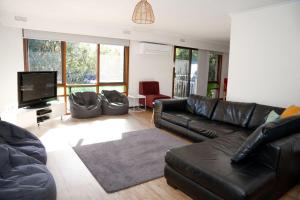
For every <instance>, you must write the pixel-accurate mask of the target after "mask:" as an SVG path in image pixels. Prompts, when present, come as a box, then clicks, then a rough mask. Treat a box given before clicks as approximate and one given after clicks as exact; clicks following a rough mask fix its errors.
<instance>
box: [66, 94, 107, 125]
mask: <svg viewBox="0 0 300 200" xmlns="http://www.w3.org/2000/svg"><path fill="white" fill-rule="evenodd" d="M69 100H70V111H71V116H72V117H73V118H77V119H87V118H92V117H98V116H100V115H101V114H102V107H101V99H100V97H99V96H98V95H97V94H96V93H95V92H76V93H73V94H71V95H70V96H69Z"/></svg>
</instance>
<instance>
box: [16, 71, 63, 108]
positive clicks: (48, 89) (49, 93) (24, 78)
mask: <svg viewBox="0 0 300 200" xmlns="http://www.w3.org/2000/svg"><path fill="white" fill-rule="evenodd" d="M55 99H57V72H56V71H43V72H18V100H19V108H21V107H28V108H35V107H45V106H47V102H48V101H51V100H55Z"/></svg>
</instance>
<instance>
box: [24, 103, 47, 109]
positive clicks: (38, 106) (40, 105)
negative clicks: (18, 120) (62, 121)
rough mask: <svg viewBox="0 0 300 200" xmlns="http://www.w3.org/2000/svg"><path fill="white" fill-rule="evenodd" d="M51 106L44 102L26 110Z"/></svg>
mask: <svg viewBox="0 0 300 200" xmlns="http://www.w3.org/2000/svg"><path fill="white" fill-rule="evenodd" d="M49 106H51V104H49V103H47V102H43V103H39V104H34V105H31V106H28V107H26V109H38V108H47V107H49Z"/></svg>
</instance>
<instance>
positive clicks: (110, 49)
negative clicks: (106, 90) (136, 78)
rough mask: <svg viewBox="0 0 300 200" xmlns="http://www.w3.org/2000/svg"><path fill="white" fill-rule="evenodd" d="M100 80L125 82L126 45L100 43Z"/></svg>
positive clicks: (104, 81)
mask: <svg viewBox="0 0 300 200" xmlns="http://www.w3.org/2000/svg"><path fill="white" fill-rule="evenodd" d="M100 57H101V59H100V82H101V83H123V82H124V47H123V46H116V45H100Z"/></svg>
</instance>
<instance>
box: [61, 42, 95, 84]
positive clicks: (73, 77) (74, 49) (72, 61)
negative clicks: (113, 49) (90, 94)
mask: <svg viewBox="0 0 300 200" xmlns="http://www.w3.org/2000/svg"><path fill="white" fill-rule="evenodd" d="M66 58H67V83H68V84H96V83H97V79H96V77H97V75H96V74H97V70H96V68H97V44H89V43H71V42H67V56H66Z"/></svg>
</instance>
